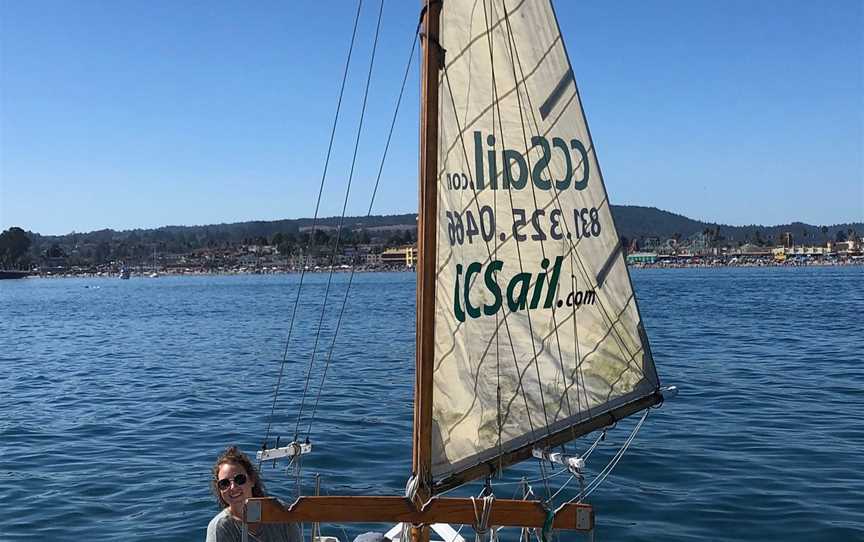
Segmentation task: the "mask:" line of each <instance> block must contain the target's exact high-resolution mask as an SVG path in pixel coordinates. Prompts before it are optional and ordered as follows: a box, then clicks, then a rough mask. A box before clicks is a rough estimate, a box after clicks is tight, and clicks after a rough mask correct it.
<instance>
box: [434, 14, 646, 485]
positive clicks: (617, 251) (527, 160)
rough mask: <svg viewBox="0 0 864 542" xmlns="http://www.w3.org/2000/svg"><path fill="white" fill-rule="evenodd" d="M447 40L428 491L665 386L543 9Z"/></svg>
mask: <svg viewBox="0 0 864 542" xmlns="http://www.w3.org/2000/svg"><path fill="white" fill-rule="evenodd" d="M505 9H506V13H505ZM441 29H442V31H441V38H440V41H441V45H442V46H443V48H444V49H445V51H446V56H445V59H444V62H445V69H444V70H442V72H441V74H440V102H439V111H440V112H439V129H440V142H439V155H438V165H439V178H438V217H437V219H438V241H437V254H436V258H437V278H436V317H435V342H436V346H435V348H436V351H435V370H434V377H433V380H434V384H433V407H432V408H433V413H432V415H433V434H432V454H433V457H432V473H433V477H434V478H435V479H436V480H437V479H441V478H443V477H446V476H450V475H453V474H454V473H457V472H460V471H462V470H464V469H466V468H469V467H471V466H472V465H475V464H477V463H480V462H484V461H490V460H494V459H495V458H496V457H498V456H500V455H503V454H506V453H508V452H510V451H513V450H515V449H517V448H520V447H524V446H525V445H528V444H531V443H534V442H540V441H542V440H543V439H544V438H545V437H547V436H549V435H551V434H553V433H555V432H559V431H561V430H566V429H567V428H569V427H572V426H574V425H576V424H579V423H582V422H584V421H586V420H589V419H591V418H592V417H593V416H596V415H598V414H600V413H603V412H606V411H609V410H610V409H612V408H615V407H617V406H620V405H623V404H625V403H628V402H631V401H634V400H636V399H638V398H641V397H645V396H648V395H650V394H653V393H654V392H655V391H656V390H657V388H658V386H659V381H658V378H657V374H656V371H655V369H654V364H653V361H652V359H651V354H650V350H649V349H648V345H647V339H646V338H645V336H644V333H643V332H642V331H641V320H640V316H639V311H638V308H637V306H636V300H635V298H634V296H633V289H632V285H631V283H630V278H629V275H628V273H627V269H626V267H625V261H624V256H623V253H622V249H621V247H620V244H619V236H618V233H617V232H616V230H615V226H614V224H613V222H612V216H611V214H610V206H609V200H608V197H607V194H606V190H605V188H604V185H603V180H602V178H601V175H600V169H599V167H598V163H597V158H596V155H595V152H594V147H593V144H592V142H591V137H590V134H589V132H588V127H587V124H586V121H585V116H584V113H583V111H582V104H581V102H580V99H579V95H578V92H577V88H576V84H575V80H574V78H573V72H572V69H571V66H570V62H569V60H568V58H567V53H566V51H565V47H564V42H563V40H562V38H561V35H560V32H559V27H558V24H557V21H556V19H555V14H554V11H553V9H552V6H551V5H550V4H549V2H548V0H506V1H501V0H494V1H486V2H484V1H480V0H477V1H457V0H447V1H445V2H444V3H443V11H442V16H441Z"/></svg>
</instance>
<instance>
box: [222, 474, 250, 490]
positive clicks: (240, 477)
mask: <svg viewBox="0 0 864 542" xmlns="http://www.w3.org/2000/svg"><path fill="white" fill-rule="evenodd" d="M248 481H249V479H248V478H246V475H245V474H243V473H240V474H237V475H235V476H234V478H222V479H221V480H218V481H217V482H216V487H218V488H219V489H221V490H222V491H225V490H226V489H228V488H229V487H231V482H234V485H235V486H238V487H239V486H242V485H246V482H248Z"/></svg>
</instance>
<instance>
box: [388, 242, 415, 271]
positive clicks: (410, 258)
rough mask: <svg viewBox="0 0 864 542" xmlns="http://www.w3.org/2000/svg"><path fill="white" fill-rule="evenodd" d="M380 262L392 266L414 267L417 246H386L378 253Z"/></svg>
mask: <svg viewBox="0 0 864 542" xmlns="http://www.w3.org/2000/svg"><path fill="white" fill-rule="evenodd" d="M380 256H381V263H382V264H383V265H389V266H394V267H403V266H404V267H414V266H415V265H416V263H417V247H416V246H404V247H399V248H388V249H387V250H385V251H384V252H382V253H381V254H380Z"/></svg>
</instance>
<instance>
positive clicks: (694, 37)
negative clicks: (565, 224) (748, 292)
mask: <svg viewBox="0 0 864 542" xmlns="http://www.w3.org/2000/svg"><path fill="white" fill-rule="evenodd" d="M450 1H454V0H450ZM555 5H556V10H557V12H558V16H559V19H560V23H561V27H562V31H563V33H564V36H565V40H566V42H567V47H568V51H569V52H570V55H571V62H572V64H573V67H574V71H575V73H576V78H577V81H578V83H579V86H580V91H581V93H582V97H583V100H584V104H585V109H586V113H587V115H588V121H589V124H590V126H591V130H592V134H593V136H594V140H595V144H596V149H597V155H598V158H599V160H600V164H601V166H602V168H603V173H604V177H605V180H606V185H607V188H608V189H609V192H610V198H611V201H612V202H613V203H616V204H631V205H647V206H655V207H659V208H661V209H665V210H669V211H672V212H676V213H681V214H684V215H687V216H690V217H692V218H697V219H702V220H709V221H715V222H720V223H727V224H735V225H741V224H751V223H761V224H766V225H767V224H778V223H785V222H789V221H792V220H802V221H805V222H809V223H812V224H816V225H821V224H833V223H839V222H848V221H864V157H862V155H864V13H862V12H864V8H862V6H864V3H862V2H861V1H860V0H833V1H831V2H824V3H820V2H810V1H807V2H805V1H796V0H782V1H781V0H752V1H739V0H729V1H725V2H714V1H708V0H701V1H695V0H680V1H679V0H663V1H654V2H645V1H630V0H627V1H616V2H581V1H580V2H577V1H566V2H565V1H558V2H555ZM418 6H419V2H415V1H412V0H389V1H387V2H386V3H385V6H384V21H383V25H384V29H383V30H382V36H381V41H380V44H379V50H378V56H377V58H376V69H375V76H374V77H375V78H374V80H373V83H372V89H371V92H372V99H371V101H370V105H369V108H368V111H367V122H366V126H365V128H364V136H363V139H362V141H361V144H360V149H359V160H358V166H357V171H356V173H355V181H354V184H353V185H352V195H351V199H350V202H349V206H348V213H349V214H353V215H361V214H365V213H366V210H367V208H368V205H369V196H370V193H371V187H372V183H373V182H374V178H375V174H376V172H377V168H378V161H379V159H380V155H381V152H382V150H383V145H384V138H385V136H386V129H387V127H388V126H389V122H390V117H391V115H392V111H393V106H394V104H395V99H396V95H397V93H398V91H399V83H400V81H401V77H402V73H403V70H404V67H405V63H406V62H407V59H408V53H409V50H410V47H411V42H412V39H413V33H414V30H415V27H416V22H417V15H418V9H417V8H418ZM355 9H356V3H355V2H353V1H326V0H320V1H317V2H275V1H274V2H269V1H260V2H254V3H241V2H227V1H226V2H213V1H184V2H173V1H171V2H169V1H153V2H144V3H142V2H137V1H132V0H118V1H111V2H109V1H103V2H97V1H92V0H80V1H76V2H66V1H53V0H40V1H38V2H24V1H17V0H16V1H11V0H0V229H6V228H8V227H10V226H13V225H15V226H21V227H23V228H25V229H29V230H32V231H36V232H39V233H43V234H62V233H68V232H71V231H73V230H74V231H79V232H81V231H90V230H94V229H101V228H114V229H130V228H139V227H158V226H162V225H169V224H187V225H191V224H211V223H220V222H236V221H245V220H273V219H280V218H297V217H310V216H312V214H313V213H314V208H315V197H316V195H317V191H318V184H319V182H320V179H321V174H322V168H323V164H324V158H325V154H326V151H327V141H328V138H329V133H330V127H331V123H332V120H333V114H334V111H335V106H336V100H337V97H338V90H339V82H340V79H341V74H342V69H343V66H344V61H345V55H346V52H347V45H348V43H349V39H350V32H351V26H352V24H353V15H354V11H355ZM377 10H378V2H377V1H375V0H366V1H365V2H364V4H363V11H362V14H363V18H362V20H361V27H360V30H359V38H358V39H359V42H358V46H357V49H356V50H355V53H354V54H355V56H354V60H353V63H352V66H351V70H350V72H349V81H348V84H349V87H350V89H349V91H348V92H347V93H346V97H345V106H344V109H343V117H341V119H340V123H339V135H338V136H337V140H336V146H335V150H334V158H333V160H332V162H331V166H330V173H329V175H328V180H327V184H326V188H325V199H324V202H323V203H322V210H321V214H322V215H336V214H339V213H340V212H341V206H342V198H343V195H344V190H345V181H346V179H347V176H348V171H349V168H350V159H351V153H352V151H353V138H354V134H355V132H356V129H357V122H358V119H359V110H360V103H361V98H362V95H361V92H362V87H363V85H364V83H365V76H366V71H367V69H368V59H369V51H370V45H371V42H372V35H373V31H374V24H375V21H374V19H375V15H376V14H377ZM414 72H415V75H413V76H412V79H411V80H410V81H409V85H408V90H407V92H406V97H405V101H404V103H403V109H402V111H401V114H400V117H399V120H398V123H397V132H396V135H395V142H394V145H393V147H392V151H391V155H390V157H389V159H388V163H387V165H386V167H385V170H384V174H383V177H382V187H381V190H380V192H379V196H378V199H377V200H376V205H375V207H374V211H373V212H375V213H377V214H386V213H398V212H414V211H416V207H417V195H416V190H417V188H416V182H417V181H416V174H417V161H416V160H417V158H416V157H417V86H418V85H417V80H416V58H415V69H414Z"/></svg>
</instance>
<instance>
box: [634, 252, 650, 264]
mask: <svg viewBox="0 0 864 542" xmlns="http://www.w3.org/2000/svg"><path fill="white" fill-rule="evenodd" d="M656 262H657V254H655V253H653V252H634V253H633V254H628V255H627V263H628V264H634V263H656Z"/></svg>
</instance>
